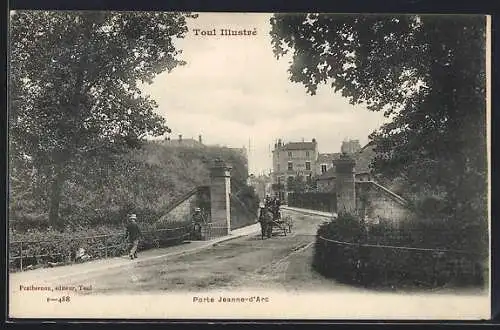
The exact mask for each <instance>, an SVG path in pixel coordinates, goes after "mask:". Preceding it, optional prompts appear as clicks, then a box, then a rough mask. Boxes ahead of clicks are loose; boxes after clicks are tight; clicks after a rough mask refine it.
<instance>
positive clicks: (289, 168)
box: [288, 162, 293, 171]
mask: <svg viewBox="0 0 500 330" xmlns="http://www.w3.org/2000/svg"><path fill="white" fill-rule="evenodd" d="M288 170H289V171H291V170H293V163H292V162H288Z"/></svg>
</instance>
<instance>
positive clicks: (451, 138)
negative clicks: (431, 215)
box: [271, 14, 487, 217]
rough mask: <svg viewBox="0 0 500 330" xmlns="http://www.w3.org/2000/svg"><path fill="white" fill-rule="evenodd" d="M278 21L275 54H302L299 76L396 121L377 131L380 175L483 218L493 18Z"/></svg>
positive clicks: (294, 67) (297, 17)
mask: <svg viewBox="0 0 500 330" xmlns="http://www.w3.org/2000/svg"><path fill="white" fill-rule="evenodd" d="M271 25H272V31H271V36H272V43H273V47H274V51H275V54H276V56H277V57H278V58H279V57H281V56H283V55H285V54H287V53H288V52H290V51H291V52H292V53H293V61H292V64H291V65H290V68H289V73H290V80H291V81H293V82H299V83H302V84H304V85H305V87H306V89H307V92H308V93H310V94H312V95H314V94H315V92H316V90H317V86H318V84H323V83H327V84H331V86H332V88H333V89H334V91H335V92H339V93H341V95H342V96H344V97H346V98H348V99H349V101H350V102H351V103H352V104H364V105H366V106H367V108H368V109H369V110H372V111H384V114H385V115H386V116H387V117H390V118H392V121H391V122H390V123H388V124H386V125H383V126H382V127H381V128H380V129H379V130H377V131H376V132H373V134H372V135H371V136H370V137H371V138H372V139H373V141H374V142H375V143H376V146H377V147H376V152H377V156H376V158H375V161H374V162H373V164H372V166H373V167H374V169H375V171H376V172H378V173H380V174H383V175H385V176H387V177H397V176H403V177H405V178H406V179H407V180H408V182H410V183H412V184H414V185H415V186H416V187H421V188H425V189H431V190H433V191H444V192H446V195H447V199H448V201H449V205H450V209H451V208H453V209H454V210H455V212H456V213H458V212H461V213H462V216H464V215H465V214H467V215H465V216H466V217H467V216H472V215H473V214H474V215H475V216H477V215H478V212H479V213H480V214H481V216H483V217H484V215H485V210H486V204H485V203H486V199H485V196H486V166H487V164H486V111H485V109H486V104H485V96H486V78H485V77H486V76H485V63H486V57H485V46H486V19H485V17H484V16H475V15H467V16H465V15H453V16H452V15H446V16H439V15H400V16H393V15H391V16H387V15H344V14H343V15H325V14H321V15H319V14H276V15H274V16H273V17H272V18H271ZM470 211H473V213H470Z"/></svg>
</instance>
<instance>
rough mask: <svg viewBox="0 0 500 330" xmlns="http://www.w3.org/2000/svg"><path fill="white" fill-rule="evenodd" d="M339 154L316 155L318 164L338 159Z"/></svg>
mask: <svg viewBox="0 0 500 330" xmlns="http://www.w3.org/2000/svg"><path fill="white" fill-rule="evenodd" d="M340 155H341V153H340V152H334V153H325V154H318V163H320V164H321V163H331V162H332V161H334V160H335V159H339V158H340Z"/></svg>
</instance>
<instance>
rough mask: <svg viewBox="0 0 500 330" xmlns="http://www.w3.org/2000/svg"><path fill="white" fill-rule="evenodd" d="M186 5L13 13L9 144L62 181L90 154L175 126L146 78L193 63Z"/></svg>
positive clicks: (56, 185) (16, 154)
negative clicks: (186, 48)
mask: <svg viewBox="0 0 500 330" xmlns="http://www.w3.org/2000/svg"><path fill="white" fill-rule="evenodd" d="M188 17H195V16H193V15H190V14H184V13H159V12H140V13H138V12H133V13H132V12H75V11H72V12H69V11H16V12H15V13H14V14H13V15H11V22H10V37H11V38H10V41H11V43H10V46H11V47H10V89H9V92H10V109H9V110H10V111H9V125H10V127H9V129H10V132H9V133H10V134H9V137H10V154H11V159H12V160H13V163H12V165H11V166H15V164H16V162H15V161H18V160H20V159H27V160H29V161H30V162H31V163H32V165H33V167H34V168H35V169H37V170H38V171H41V172H44V173H45V175H46V176H47V177H48V182H50V188H49V189H50V191H51V197H50V206H49V208H50V218H51V220H52V221H53V222H55V223H57V222H58V218H59V216H58V209H59V202H60V199H61V194H62V192H61V189H62V187H63V183H64V182H65V181H66V179H68V178H69V177H71V175H72V174H74V173H75V172H76V171H75V169H78V166H79V164H81V163H82V162H84V161H86V160H87V159H88V158H91V157H94V156H99V155H105V154H109V153H113V152H119V151H124V150H126V149H127V148H129V147H136V146H138V145H139V142H140V141H141V139H143V138H144V137H146V136H147V135H152V136H158V135H161V134H163V133H165V132H166V131H168V130H169V128H168V127H167V126H166V124H165V120H164V118H162V117H160V116H159V115H158V114H156V113H155V111H154V109H155V108H156V106H157V105H156V104H155V102H154V101H153V100H151V99H150V98H149V97H148V96H144V95H141V91H140V90H139V88H138V83H139V82H143V83H151V82H152V79H153V78H154V77H155V75H157V74H158V73H161V72H163V71H170V70H172V69H173V68H175V67H176V66H178V65H182V64H184V62H183V61H181V60H180V59H178V55H179V54H180V50H177V49H176V48H175V46H174V39H175V38H182V37H183V36H184V34H185V33H186V31H187V27H186V18H188Z"/></svg>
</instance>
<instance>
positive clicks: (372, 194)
mask: <svg viewBox="0 0 500 330" xmlns="http://www.w3.org/2000/svg"><path fill="white" fill-rule="evenodd" d="M355 186H356V212H357V213H358V214H359V215H361V216H363V217H364V218H365V219H366V220H367V221H372V222H378V221H387V222H390V223H392V224H394V225H397V224H398V223H400V222H401V221H406V220H410V219H411V218H412V217H413V215H414V214H413V212H412V210H411V208H410V206H409V205H408V204H407V202H406V201H405V200H404V199H402V198H401V197H399V196H398V195H396V194H394V193H393V192H391V191H390V190H388V189H386V188H385V187H383V186H381V185H379V184H377V183H376V182H373V181H357V182H356V184H355Z"/></svg>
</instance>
